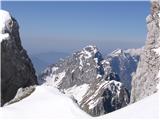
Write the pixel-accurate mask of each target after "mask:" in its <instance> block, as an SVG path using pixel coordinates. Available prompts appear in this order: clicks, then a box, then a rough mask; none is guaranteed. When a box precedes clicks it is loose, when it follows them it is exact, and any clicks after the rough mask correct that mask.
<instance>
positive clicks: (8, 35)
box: [0, 10, 37, 106]
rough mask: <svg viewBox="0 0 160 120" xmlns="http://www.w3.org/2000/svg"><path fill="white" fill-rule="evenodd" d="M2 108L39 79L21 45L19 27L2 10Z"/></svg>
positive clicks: (0, 15)
mask: <svg viewBox="0 0 160 120" xmlns="http://www.w3.org/2000/svg"><path fill="white" fill-rule="evenodd" d="M0 18H1V19H0V42H1V106H2V105H4V104H5V103H6V102H8V101H10V100H11V99H13V98H14V96H15V95H16V93H17V90H18V89H19V88H21V87H22V88H25V87H28V86H30V85H35V84H37V77H36V75H35V70H34V68H33V65H32V62H31V60H30V58H29V57H28V55H27V52H26V51H25V50H24V49H23V47H22V45H21V40H20V36H19V25H18V23H17V21H16V20H15V19H14V18H13V17H12V16H11V15H10V14H9V13H8V12H7V11H4V10H0Z"/></svg>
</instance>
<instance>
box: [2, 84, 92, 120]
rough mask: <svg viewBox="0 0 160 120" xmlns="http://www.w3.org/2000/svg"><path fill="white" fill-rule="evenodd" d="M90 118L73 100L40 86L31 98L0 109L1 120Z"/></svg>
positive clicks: (52, 88)
mask: <svg viewBox="0 0 160 120" xmlns="http://www.w3.org/2000/svg"><path fill="white" fill-rule="evenodd" d="M6 118H8V119H33V118H36V119H38V118H39V119H49V118H90V116H89V115H88V114H86V113H85V112H83V111H82V110H81V109H80V108H79V107H78V106H77V104H75V103H74V102H73V101H72V99H71V98H69V97H67V96H65V95H64V94H62V93H60V92H59V91H58V89H56V88H54V87H49V86H38V87H37V88H36V90H35V92H33V94H31V95H30V96H29V97H27V98H25V99H23V100H21V101H19V102H17V103H14V104H11V105H8V106H4V107H2V108H0V119H1V120H3V119H6Z"/></svg>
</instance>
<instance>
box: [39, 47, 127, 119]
mask: <svg viewBox="0 0 160 120" xmlns="http://www.w3.org/2000/svg"><path fill="white" fill-rule="evenodd" d="M40 78H41V79H40V81H43V82H44V85H50V86H55V87H57V88H58V89H59V90H60V91H62V92H63V93H65V94H67V95H69V96H71V98H72V99H74V101H75V102H76V103H77V104H78V105H79V106H80V108H81V109H83V110H84V111H86V112H87V113H89V114H91V115H93V116H98V115H101V114H105V113H108V112H111V111H113V110H116V109H119V108H121V107H124V106H126V105H127V104H128V103H129V94H128V92H127V90H126V89H125V87H124V86H123V84H121V83H120V82H119V76H118V75H117V74H116V73H114V72H112V68H111V66H110V63H109V62H108V61H107V60H104V59H103V57H102V54H101V53H100V52H99V50H98V49H97V47H96V46H91V45H89V46H87V47H85V48H83V49H82V50H80V51H78V52H75V53H74V54H73V55H72V56H71V57H68V58H66V59H64V60H61V61H59V62H58V63H57V64H55V65H51V66H50V67H48V68H47V69H46V70H45V71H44V73H43V74H42V75H41V77H40ZM43 82H42V83H43ZM119 93H120V95H119ZM121 97H122V98H123V99H121ZM119 99H121V100H120V101H119ZM107 101H108V102H107ZM112 101H114V103H113V102H112ZM107 105H108V106H110V108H108V110H107Z"/></svg>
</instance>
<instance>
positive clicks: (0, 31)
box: [0, 10, 11, 42]
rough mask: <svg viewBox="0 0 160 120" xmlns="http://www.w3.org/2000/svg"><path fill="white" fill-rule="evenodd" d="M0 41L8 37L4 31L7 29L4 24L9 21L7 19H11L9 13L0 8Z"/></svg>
mask: <svg viewBox="0 0 160 120" xmlns="http://www.w3.org/2000/svg"><path fill="white" fill-rule="evenodd" d="M0 17H1V20H0V42H2V40H6V39H9V34H8V33H5V31H6V30H8V27H7V25H6V24H8V23H9V21H11V15H10V14H9V12H7V11H5V10H0Z"/></svg>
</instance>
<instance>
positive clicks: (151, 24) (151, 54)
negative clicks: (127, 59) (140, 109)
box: [131, 0, 160, 103]
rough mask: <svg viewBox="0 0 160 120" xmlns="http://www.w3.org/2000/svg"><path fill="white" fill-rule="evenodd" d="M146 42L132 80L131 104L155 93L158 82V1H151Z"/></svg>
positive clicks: (159, 17)
mask: <svg viewBox="0 0 160 120" xmlns="http://www.w3.org/2000/svg"><path fill="white" fill-rule="evenodd" d="M146 21H147V29H148V33H147V41H146V44H145V47H144V50H143V51H142V54H141V56H140V62H139V64H138V67H137V71H136V73H135V75H134V76H133V79H132V90H131V103H133V102H136V101H138V100H140V99H142V98H144V97H146V96H149V95H151V94H153V93H155V92H157V90H158V89H157V85H158V83H159V81H160V72H159V71H160V1H159V0H152V1H151V13H150V15H148V17H147V18H146Z"/></svg>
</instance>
